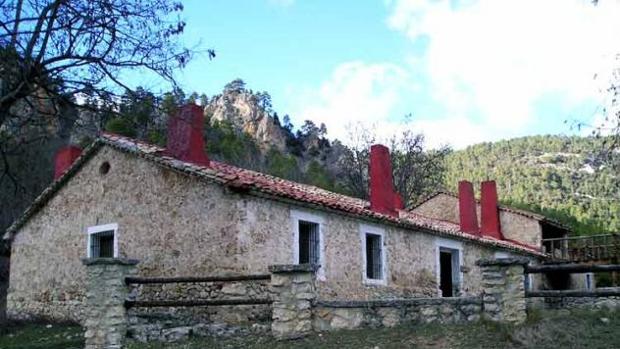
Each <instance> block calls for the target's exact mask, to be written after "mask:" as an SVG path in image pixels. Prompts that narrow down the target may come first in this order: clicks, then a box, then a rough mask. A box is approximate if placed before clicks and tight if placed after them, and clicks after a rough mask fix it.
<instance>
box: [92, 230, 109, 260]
mask: <svg viewBox="0 0 620 349" xmlns="http://www.w3.org/2000/svg"><path fill="white" fill-rule="evenodd" d="M90 255H91V256H92V257H93V258H112V257H114V230H109V231H102V232H100V233H95V234H92V235H91V237H90Z"/></svg>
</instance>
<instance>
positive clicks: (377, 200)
mask: <svg viewBox="0 0 620 349" xmlns="http://www.w3.org/2000/svg"><path fill="white" fill-rule="evenodd" d="M402 208H403V202H402V199H401V197H400V195H398V193H396V192H395V191H394V183H393V179H392V160H391V159H390V151H389V150H388V148H387V147H386V146H384V145H381V144H375V145H373V146H371V147H370V209H371V210H373V211H376V212H379V213H383V214H388V215H391V216H398V211H397V210H398V209H402Z"/></svg>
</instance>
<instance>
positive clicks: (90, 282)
mask: <svg viewBox="0 0 620 349" xmlns="http://www.w3.org/2000/svg"><path fill="white" fill-rule="evenodd" d="M137 263H138V262H137V261H132V260H122V259H112V258H100V259H85V260H84V264H85V265H86V266H87V293H86V303H85V307H84V309H85V312H86V321H85V322H84V325H85V327H86V331H85V332H84V337H85V339H86V340H85V344H84V348H85V349H103V348H105V349H120V348H122V347H123V341H124V339H125V337H126V335H127V311H126V309H125V300H126V299H127V296H128V295H129V289H128V287H127V285H125V276H133V275H134V274H135V272H136V268H135V265H136V264H137Z"/></svg>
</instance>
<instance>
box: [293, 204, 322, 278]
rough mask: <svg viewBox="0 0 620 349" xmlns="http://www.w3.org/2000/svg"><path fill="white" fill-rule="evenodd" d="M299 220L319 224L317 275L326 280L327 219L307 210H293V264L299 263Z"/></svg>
mask: <svg viewBox="0 0 620 349" xmlns="http://www.w3.org/2000/svg"><path fill="white" fill-rule="evenodd" d="M299 221H306V222H311V223H316V224H318V225H319V264H320V266H319V269H318V270H317V272H316V277H317V279H318V280H320V281H325V238H324V232H323V230H324V227H325V219H324V218H323V216H320V215H317V214H313V213H310V212H307V211H298V210H291V231H292V232H293V264H298V263H299Z"/></svg>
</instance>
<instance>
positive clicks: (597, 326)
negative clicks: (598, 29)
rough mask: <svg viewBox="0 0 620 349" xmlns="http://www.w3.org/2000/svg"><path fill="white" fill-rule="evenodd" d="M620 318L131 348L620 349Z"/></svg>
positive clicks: (134, 347) (13, 330) (9, 335)
mask: <svg viewBox="0 0 620 349" xmlns="http://www.w3.org/2000/svg"><path fill="white" fill-rule="evenodd" d="M3 332H4V333H3V334H2V335H0V348H2V349H5V348H6V349H17V348H20V349H34V348H52V349H55V348H80V347H81V346H82V340H81V337H80V336H81V329H80V328H79V327H71V326H56V325H54V326H52V327H51V328H47V327H46V326H45V325H25V326H14V327H10V328H8V329H5V330H3ZM619 334H620V316H618V314H617V313H607V312H574V313H562V314H560V313H555V314H545V316H544V317H543V316H541V315H540V314H538V315H536V316H533V317H532V318H531V319H530V320H529V321H528V323H526V324H525V325H523V326H518V327H512V326H501V325H497V324H493V323H489V322H484V321H483V322H479V323H474V324H467V325H449V326H448V325H446V326H441V325H436V324H431V325H424V326H399V327H396V328H390V329H372V330H354V331H338V332H332V333H324V334H318V335H313V336H310V337H307V338H305V339H301V340H293V341H276V340H274V339H272V338H269V337H267V336H263V337H243V338H230V339H216V338H195V339H192V340H189V341H185V342H181V343H171V344H164V343H151V344H144V343H138V342H130V343H129V345H128V348H129V349H146V348H152V349H164V348H170V349H172V348H179V349H198V348H201V349H202V348H205V349H211V348H269V349H284V348H286V349H288V348H292V349H295V348H297V349H303V348H308V349H309V348H328V349H329V348H334V349H336V348H337V349H346V348H356V349H357V348H359V349H363V348H368V349H374V348H381V349H384V348H385V349H389V348H430V349H434V348H437V349H438V348H494V349H495V348H536V349H538V348H540V349H552V348H558V349H560V348H562V349H566V348H589V349H596V348H601V349H603V348H605V349H607V348H620V335H619Z"/></svg>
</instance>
